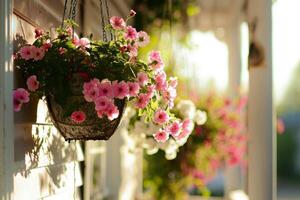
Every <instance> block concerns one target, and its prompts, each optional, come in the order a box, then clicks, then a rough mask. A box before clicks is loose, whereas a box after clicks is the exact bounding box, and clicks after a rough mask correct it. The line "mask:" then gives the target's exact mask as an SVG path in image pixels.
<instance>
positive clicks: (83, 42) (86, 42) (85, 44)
mask: <svg viewBox="0 0 300 200" xmlns="http://www.w3.org/2000/svg"><path fill="white" fill-rule="evenodd" d="M79 46H80V47H83V48H90V40H89V39H88V38H80V40H79Z"/></svg>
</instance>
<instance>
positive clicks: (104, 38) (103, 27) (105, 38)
mask: <svg viewBox="0 0 300 200" xmlns="http://www.w3.org/2000/svg"><path fill="white" fill-rule="evenodd" d="M99 2H100V14H101V25H102V35H103V41H104V42H107V36H106V30H105V20H104V10H103V9H104V8H103V2H102V0H100V1H99Z"/></svg>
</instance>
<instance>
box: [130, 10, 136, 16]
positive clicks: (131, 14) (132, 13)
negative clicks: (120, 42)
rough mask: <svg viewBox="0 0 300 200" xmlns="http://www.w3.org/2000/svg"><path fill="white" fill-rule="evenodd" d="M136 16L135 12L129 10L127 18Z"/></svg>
mask: <svg viewBox="0 0 300 200" xmlns="http://www.w3.org/2000/svg"><path fill="white" fill-rule="evenodd" d="M135 15H136V12H135V11H134V10H132V9H131V10H130V13H129V16H130V17H134V16H135Z"/></svg>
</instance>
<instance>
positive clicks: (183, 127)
mask: <svg viewBox="0 0 300 200" xmlns="http://www.w3.org/2000/svg"><path fill="white" fill-rule="evenodd" d="M153 121H154V122H155V123H157V124H159V125H163V124H165V123H167V122H168V121H169V116H168V114H167V112H166V111H164V110H161V109H160V110H158V111H156V112H155V114H154V119H153ZM192 131H193V122H192V121H191V120H190V119H185V120H183V121H182V122H181V121H179V120H176V121H174V122H173V123H171V124H169V125H168V126H166V128H165V129H160V130H159V131H158V132H156V133H155V134H153V137H154V139H155V140H156V141H157V142H162V143H164V142H166V141H167V140H168V139H169V137H170V135H171V136H172V137H173V138H174V139H175V140H181V139H184V138H187V137H188V136H189V135H190V134H191V133H192Z"/></svg>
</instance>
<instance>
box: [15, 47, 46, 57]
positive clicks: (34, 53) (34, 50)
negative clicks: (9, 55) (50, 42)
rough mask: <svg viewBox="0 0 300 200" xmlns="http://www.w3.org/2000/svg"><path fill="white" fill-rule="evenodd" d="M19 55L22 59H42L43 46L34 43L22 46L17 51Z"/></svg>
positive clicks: (43, 53)
mask: <svg viewBox="0 0 300 200" xmlns="http://www.w3.org/2000/svg"><path fill="white" fill-rule="evenodd" d="M19 54H20V56H21V57H22V58H23V59H24V60H29V59H33V60H35V61H38V60H42V59H43V58H44V56H45V48H44V47H43V46H42V47H36V46H34V45H28V46H24V47H22V48H21V49H20V51H19Z"/></svg>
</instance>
